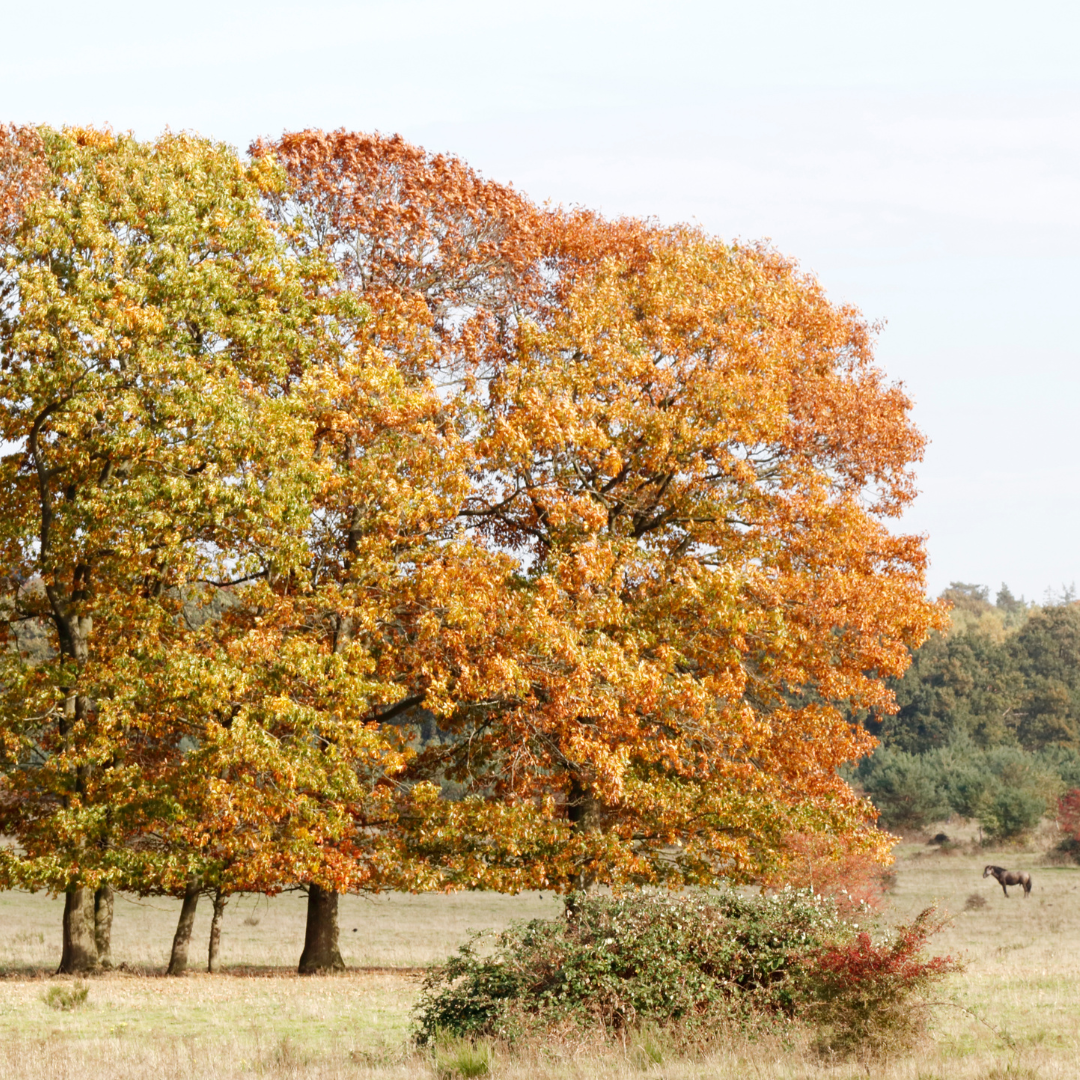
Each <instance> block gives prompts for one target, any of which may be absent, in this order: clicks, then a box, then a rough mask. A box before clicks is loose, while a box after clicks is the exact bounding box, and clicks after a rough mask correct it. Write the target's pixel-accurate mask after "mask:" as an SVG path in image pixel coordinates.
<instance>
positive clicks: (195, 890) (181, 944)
mask: <svg viewBox="0 0 1080 1080" xmlns="http://www.w3.org/2000/svg"><path fill="white" fill-rule="evenodd" d="M200 891H201V882H200V881H198V880H197V879H194V878H193V879H192V880H191V881H189V882H188V887H187V888H186V889H185V890H184V903H183V906H182V907H181V908H180V921H179V922H178V923H177V924H176V933H175V934H173V939H172V955H171V956H170V957H169V971H168V974H170V975H183V974H184V972H185V971H187V954H188V945H189V944H190V943H191V928H192V926H194V924H195V909H196V908H197V907H198V906H199V893H200Z"/></svg>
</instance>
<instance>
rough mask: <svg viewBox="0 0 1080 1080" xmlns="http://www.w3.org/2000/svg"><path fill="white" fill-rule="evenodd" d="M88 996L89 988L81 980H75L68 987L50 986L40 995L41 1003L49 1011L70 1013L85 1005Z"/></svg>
mask: <svg viewBox="0 0 1080 1080" xmlns="http://www.w3.org/2000/svg"><path fill="white" fill-rule="evenodd" d="M89 996H90V987H89V986H88V985H87V984H86V983H84V982H83V981H82V980H81V979H76V980H75V981H74V982H73V983H72V984H71V986H70V987H68V986H50V987H49V989H48V990H46V991H45V993H44V994H43V995H42V1001H44V1002H45V1004H46V1005H48V1006H49V1008H50V1009H59V1010H60V1011H61V1012H71V1011H72V1010H73V1009H77V1008H79V1006H80V1005H84V1004H85V1003H86V999H87V998H88V997H89Z"/></svg>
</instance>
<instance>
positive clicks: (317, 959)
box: [299, 884, 345, 975]
mask: <svg viewBox="0 0 1080 1080" xmlns="http://www.w3.org/2000/svg"><path fill="white" fill-rule="evenodd" d="M299 970H300V974H301V975H315V974H318V973H321V972H325V971H344V970H345V961H344V960H342V959H341V952H340V950H339V949H338V894H337V893H336V892H330V891H329V890H328V889H324V888H322V886H321V885H314V884H312V885H309V886H308V901H307V930H306V932H305V933H304V951H303V953H302V954H301V956H300V969H299Z"/></svg>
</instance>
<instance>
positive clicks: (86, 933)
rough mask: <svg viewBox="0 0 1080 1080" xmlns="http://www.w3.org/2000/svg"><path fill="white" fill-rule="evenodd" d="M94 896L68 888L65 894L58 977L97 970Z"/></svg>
mask: <svg viewBox="0 0 1080 1080" xmlns="http://www.w3.org/2000/svg"><path fill="white" fill-rule="evenodd" d="M94 931H95V925H94V892H93V890H92V889H87V888H84V887H83V886H82V885H70V886H68V890H67V892H66V893H65V894H64V951H63V954H62V955H61V957H60V967H59V968H58V969H57V974H58V975H85V974H86V973H87V972H90V971H97V970H98V968H99V963H98V951H97V941H96V940H95V937H94Z"/></svg>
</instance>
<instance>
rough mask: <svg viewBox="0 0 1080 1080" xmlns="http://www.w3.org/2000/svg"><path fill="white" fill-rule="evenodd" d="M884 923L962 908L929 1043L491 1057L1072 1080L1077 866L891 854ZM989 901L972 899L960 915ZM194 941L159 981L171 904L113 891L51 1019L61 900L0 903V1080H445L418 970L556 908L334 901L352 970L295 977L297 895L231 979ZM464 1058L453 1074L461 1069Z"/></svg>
mask: <svg viewBox="0 0 1080 1080" xmlns="http://www.w3.org/2000/svg"><path fill="white" fill-rule="evenodd" d="M898 854H899V859H898V865H897V871H898V873H897V882H896V887H895V889H894V890H893V892H892V894H891V898H890V907H889V910H888V911H887V912H886V915H885V919H886V921H898V920H900V919H903V918H906V917H909V916H910V915H912V914H914V913H915V912H917V911H918V910H920V909H921V908H922V907H925V906H926V905H927V904H928V903H930V902H931V901H933V900H938V901H939V902H940V903H941V904H942V906H944V907H946V908H947V909H948V910H949V911H951V912H953V913H954V914H955V918H954V920H953V922H952V924H951V926H950V927H949V928H948V929H947V930H946V931H945V932H944V933H943V934H942V935H940V936H939V938H938V939H937V950H936V951H944V952H951V953H954V954H955V953H960V954H962V955H964V956H965V957H966V958H967V960H968V969H967V972H966V973H965V974H964V975H963V976H959V977H957V978H955V979H954V980H953V981H952V982H951V984H950V985H949V986H947V987H946V988H945V990H944V991H943V992H942V993H941V994H940V995H939V997H940V1000H941V1002H942V1004H941V1006H940V1007H939V1008H938V1009H937V1013H936V1021H935V1023H934V1026H933V1037H932V1039H931V1040H930V1041H929V1042H928V1043H927V1044H926V1045H925V1046H924V1047H923V1048H921V1049H920V1050H918V1051H916V1052H915V1053H913V1054H911V1055H908V1056H907V1057H905V1058H903V1059H899V1060H895V1061H889V1062H883V1063H878V1064H875V1065H872V1066H871V1067H870V1071H869V1074H868V1072H867V1070H866V1069H865V1068H857V1067H855V1066H853V1065H837V1066H827V1065H824V1064H822V1063H821V1062H819V1061H817V1060H816V1059H815V1058H814V1057H813V1056H812V1054H811V1053H810V1052H809V1050H808V1049H807V1048H806V1047H803V1046H801V1045H781V1044H779V1043H772V1042H769V1041H764V1042H756V1043H746V1042H741V1041H736V1042H734V1043H732V1044H731V1045H730V1046H729V1047H727V1048H725V1049H724V1050H723V1051H719V1052H713V1053H711V1054H709V1055H707V1056H702V1057H699V1058H697V1059H693V1060H686V1059H683V1060H680V1059H679V1058H678V1057H677V1056H676V1055H669V1054H667V1053H666V1052H665V1050H664V1047H663V1045H662V1042H660V1041H657V1040H652V1041H649V1040H643V1041H641V1042H636V1041H634V1040H631V1041H630V1042H629V1043H628V1044H627V1045H625V1046H620V1047H618V1048H617V1049H616V1050H611V1049H601V1048H598V1047H596V1046H591V1045H570V1044H560V1045H553V1046H550V1047H547V1048H545V1049H544V1050H543V1051H542V1052H541V1051H534V1052H532V1053H531V1054H530V1055H527V1056H521V1055H519V1056H514V1057H511V1056H509V1055H508V1054H507V1053H506V1052H505V1051H502V1052H501V1053H500V1051H499V1050H498V1048H496V1050H495V1057H494V1059H493V1061H492V1064H491V1075H492V1076H494V1077H496V1078H498V1077H506V1078H507V1080H519V1078H524V1077H550V1078H552V1080H554V1078H563V1077H565V1078H567V1080H570V1078H578V1077H580V1078H592V1077H597V1078H611V1080H615V1078H624V1077H643V1078H644V1077H654V1078H660V1077H663V1078H664V1080H679V1078H687V1080H690V1078H705V1077H709V1078H713V1077H715V1078H719V1080H723V1078H727V1077H730V1078H732V1080H734V1078H735V1077H739V1078H740V1080H742V1078H744V1077H778V1078H785V1080H795V1078H800V1080H801V1078H808V1077H822V1078H825V1077H837V1078H848V1077H851V1078H854V1077H856V1076H867V1075H872V1076H880V1077H883V1078H886V1077H887V1078H890V1080H892V1078H895V1080H909V1078H910V1080H936V1078H941V1080H944V1078H946V1077H948V1078H952V1077H957V1078H971V1080H976V1078H977V1080H998V1078H1001V1080H1004V1078H1006V1077H1009V1078H1029V1077H1030V1078H1035V1077H1040V1078H1041V1077H1051V1078H1053V1077H1070V1078H1072V1077H1076V1078H1080V867H1061V866H1047V865H1043V864H1042V861H1041V856H1039V855H1037V854H1035V853H1029V854H1024V853H1009V854H999V853H993V852H979V853H967V854H963V853H949V852H943V851H939V850H938V849H935V848H928V847H922V846H919V845H908V846H905V847H903V848H901V849H900V851H899V853H898ZM986 862H997V863H1001V864H1002V865H1007V866H1010V867H1011V868H1022V869H1028V870H1030V871H1031V872H1032V877H1033V880H1034V888H1033V891H1032V894H1031V897H1030V898H1029V899H1027V900H1025V899H1023V896H1022V893H1021V892H1019V891H1017V890H1010V896H1009V898H1008V899H1007V900H1006V899H1005V898H1004V897H1003V896H1002V893H1001V888H1000V886H999V885H998V884H997V883H996V882H994V881H993V880H992V879H987V880H984V879H983V878H982V877H981V873H982V868H983V865H984V864H985V863H986ZM972 895H977V896H982V897H984V898H985V900H986V904H985V905H984V906H981V907H968V908H966V907H965V905H966V903H967V901H968V898H969V897H970V896H972ZM205 906H206V909H207V910H204V911H202V912H200V919H199V921H198V923H197V925H196V928H195V933H194V935H193V939H192V949H191V959H192V968H193V971H192V973H191V974H189V975H188V976H187V977H186V978H183V979H169V978H167V977H164V976H163V975H162V972H163V970H164V966H165V963H166V962H167V959H168V951H169V947H170V944H171V937H172V932H173V929H174V927H175V922H176V917H177V914H178V912H179V904H178V903H176V902H172V901H169V900H165V899H150V900H146V901H141V900H138V899H137V898H133V897H118V898H117V903H116V915H115V922H114V931H113V957H114V960H115V961H116V962H117V963H124V964H125V965H126V967H127V969H128V970H125V971H118V972H113V973H111V974H109V975H106V976H101V977H97V978H94V979H91V980H89V982H88V985H89V994H88V997H87V1000H86V1002H85V1003H84V1004H83V1005H81V1006H79V1007H78V1008H75V1009H72V1010H70V1011H63V1010H57V1009H55V1008H52V1007H50V1006H49V1005H47V1004H46V1002H45V1000H44V998H45V995H46V993H47V992H48V990H49V988H50V987H53V986H57V985H59V986H61V987H63V988H68V987H70V985H71V980H70V979H59V978H53V977H52V976H51V972H52V971H54V970H55V967H56V963H57V961H58V959H59V955H60V916H61V911H62V901H60V900H51V899H49V898H48V897H46V896H44V895H43V894H37V895H33V896H31V895H28V894H21V893H0V1077H9V1076H10V1077H26V1078H28V1080H38V1078H40V1080H45V1078H49V1080H54V1078H55V1080H69V1078H70V1080H76V1078H79V1080H81V1078H97V1077H101V1078H102V1080H104V1078H108V1080H124V1078H127V1077H132V1078H135V1077H139V1078H140V1080H141V1078H143V1077H155V1078H157V1077H160V1078H161V1080H181V1078H183V1080H187V1078H191V1080H196V1078H203V1077H224V1078H232V1077H247V1076H263V1077H268V1078H271V1080H278V1078H281V1080H285V1078H297V1080H300V1078H303V1080H309V1078H310V1080H316V1078H319V1080H321V1078H327V1080H329V1078H337V1077H371V1078H373V1080H375V1078H379V1080H382V1078H390V1077H405V1076H419V1077H435V1076H439V1075H440V1074H441V1075H442V1076H444V1077H449V1076H451V1075H453V1073H454V1068H453V1066H454V1064H455V1062H456V1061H457V1059H455V1058H454V1056H453V1054H452V1053H451V1052H449V1051H447V1053H446V1054H444V1055H443V1058H442V1059H441V1060H438V1061H436V1060H434V1059H433V1058H432V1057H431V1056H430V1055H428V1054H425V1053H421V1052H418V1051H413V1050H410V1049H409V1046H408V1031H409V1023H410V1010H411V1007H412V1005H413V1002H414V1001H415V998H416V995H417V992H418V989H419V982H420V978H421V975H420V971H419V970H418V969H421V968H423V967H424V966H425V965H427V964H430V963H432V962H434V961H437V960H440V959H442V958H444V957H445V956H446V955H447V954H448V953H449V952H451V951H452V950H453V949H454V948H455V947H456V945H457V944H458V943H459V942H460V941H461V940H463V938H464V936H465V933H466V930H467V929H468V928H470V927H476V928H479V927H488V926H496V927H497V926H502V925H505V924H506V923H507V922H509V921H511V920H514V919H525V918H533V917H536V916H550V915H552V914H554V913H556V912H558V911H559V910H560V909H561V905H560V902H559V901H558V900H557V899H556V898H555V897H553V896H551V895H550V894H545V895H544V896H540V895H538V894H536V893H531V894H523V895H520V896H517V897H501V896H492V895H489V894H468V895H459V896H401V895H389V896H381V897H374V898H371V899H362V898H356V897H347V898H343V899H342V906H341V920H340V922H341V931H342V932H341V939H342V941H341V944H342V952H343V954H344V957H345V960H346V962H347V963H348V964H349V966H350V969H351V970H350V971H349V972H348V973H347V974H344V975H340V976H332V977H325V978H304V979H301V978H298V977H297V976H295V975H294V974H293V972H294V971H295V965H296V961H297V959H298V958H299V955H300V950H301V947H302V944H303V924H304V918H303V916H304V907H303V901H302V898H301V897H300V896H299V895H297V894H286V895H284V896H280V897H277V898H275V899H272V900H269V901H267V900H265V899H261V898H255V897H243V898H234V899H233V900H232V901H231V903H230V905H229V908H228V910H227V912H226V919H225V925H224V934H223V939H222V960H223V964H224V966H225V971H224V972H223V973H222V974H219V975H216V976H209V975H206V974H204V973H203V972H202V970H201V969H202V968H203V967H204V966H205V944H206V939H207V936H208V931H209V915H210V912H209V905H208V904H207V905H205ZM457 1064H461V1062H460V1061H457Z"/></svg>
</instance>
